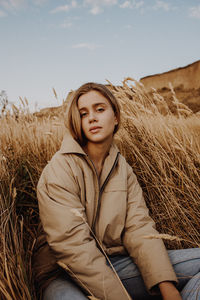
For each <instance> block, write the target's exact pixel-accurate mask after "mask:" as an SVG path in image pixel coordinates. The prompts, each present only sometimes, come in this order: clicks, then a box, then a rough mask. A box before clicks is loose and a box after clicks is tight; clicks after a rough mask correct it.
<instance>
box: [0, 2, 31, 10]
mask: <svg viewBox="0 0 200 300" xmlns="http://www.w3.org/2000/svg"><path fill="white" fill-rule="evenodd" d="M25 2H26V0H0V7H3V8H4V9H6V10H8V11H9V10H14V9H18V8H21V7H22V6H23V5H24V4H25Z"/></svg>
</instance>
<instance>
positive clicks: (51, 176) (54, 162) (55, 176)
mask: <svg viewBox="0 0 200 300" xmlns="http://www.w3.org/2000/svg"><path fill="white" fill-rule="evenodd" d="M75 156H77V155H75V154H63V153H61V152H60V150H59V151H57V152H56V153H55V154H54V155H53V157H52V158H51V160H50V161H49V162H48V164H47V165H46V166H45V167H44V169H43V171H42V173H41V176H40V179H39V182H38V184H42V183H47V182H50V181H54V182H56V181H59V180H62V179H63V178H66V176H70V177H72V176H73V170H74V169H73V167H74V166H75V164H74V163H75V161H76V157H75ZM72 163H73V167H72Z"/></svg>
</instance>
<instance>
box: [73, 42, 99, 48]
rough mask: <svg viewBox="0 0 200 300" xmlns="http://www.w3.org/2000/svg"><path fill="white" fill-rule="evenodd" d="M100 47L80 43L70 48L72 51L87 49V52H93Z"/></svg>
mask: <svg viewBox="0 0 200 300" xmlns="http://www.w3.org/2000/svg"><path fill="white" fill-rule="evenodd" d="M100 47H102V46H101V45H96V44H93V43H80V44H76V45H73V46H72V48H74V49H84V48H85V49H88V50H95V49H97V48H100Z"/></svg>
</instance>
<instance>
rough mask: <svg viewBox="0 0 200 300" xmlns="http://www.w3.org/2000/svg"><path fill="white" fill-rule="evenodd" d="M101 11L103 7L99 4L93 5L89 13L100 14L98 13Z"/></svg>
mask: <svg viewBox="0 0 200 300" xmlns="http://www.w3.org/2000/svg"><path fill="white" fill-rule="evenodd" d="M102 12H103V9H102V8H100V7H99V6H94V7H93V8H92V9H91V10H90V13H91V14H92V15H98V14H100V13H102Z"/></svg>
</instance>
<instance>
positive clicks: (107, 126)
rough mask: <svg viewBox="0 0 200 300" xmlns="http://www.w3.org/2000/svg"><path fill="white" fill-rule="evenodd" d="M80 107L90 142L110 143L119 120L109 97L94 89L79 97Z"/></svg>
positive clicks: (84, 128) (85, 132) (84, 129)
mask: <svg viewBox="0 0 200 300" xmlns="http://www.w3.org/2000/svg"><path fill="white" fill-rule="evenodd" d="M78 109H79V112H80V116H81V125H82V130H83V132H84V134H85V137H86V138H87V140H88V142H90V143H98V144H99V143H105V142H108V143H110V142H111V141H112V138H113V131H114V129H115V125H117V124H118V121H117V118H116V116H115V114H114V111H113V109H112V106H111V104H110V102H109V101H108V100H107V98H105V97H104V96H103V95H102V94H101V93H99V92H98V91H95V90H92V91H90V92H88V93H86V94H84V95H82V96H80V97H79V100H78Z"/></svg>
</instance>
